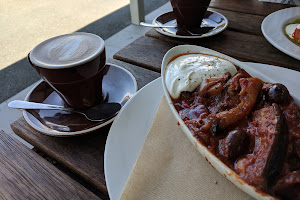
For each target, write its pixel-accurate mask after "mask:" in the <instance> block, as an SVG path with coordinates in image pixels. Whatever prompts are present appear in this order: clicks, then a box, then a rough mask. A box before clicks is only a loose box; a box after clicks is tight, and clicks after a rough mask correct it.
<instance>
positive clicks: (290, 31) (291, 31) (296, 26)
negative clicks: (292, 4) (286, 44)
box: [285, 24, 300, 39]
mask: <svg viewBox="0 0 300 200" xmlns="http://www.w3.org/2000/svg"><path fill="white" fill-rule="evenodd" d="M296 29H300V24H289V25H287V26H286V27H285V32H286V34H287V35H288V36H289V37H290V38H291V39H294V37H293V34H294V32H295V30H296Z"/></svg>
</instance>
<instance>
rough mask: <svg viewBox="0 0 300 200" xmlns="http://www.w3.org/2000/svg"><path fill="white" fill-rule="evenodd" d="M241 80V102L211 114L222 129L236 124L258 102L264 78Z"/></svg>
mask: <svg viewBox="0 0 300 200" xmlns="http://www.w3.org/2000/svg"><path fill="white" fill-rule="evenodd" d="M239 82H240V86H241V92H240V94H239V96H240V100H241V102H240V103H239V104H238V105H237V106H236V107H234V108H232V109H230V110H225V111H223V112H219V113H217V114H216V115H213V114H212V115H211V117H212V118H215V119H216V121H217V123H218V127H219V128H220V129H226V128H228V127H229V126H231V125H235V124H236V123H237V122H239V121H240V120H242V119H244V118H245V117H247V116H248V114H249V113H250V112H251V110H252V108H253V107H254V105H255V103H256V100H257V97H258V95H259V93H260V90H261V88H262V85H263V82H262V80H260V79H258V78H241V79H240V80H239Z"/></svg>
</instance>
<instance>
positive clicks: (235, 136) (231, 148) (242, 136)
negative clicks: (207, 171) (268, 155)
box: [219, 129, 250, 160]
mask: <svg viewBox="0 0 300 200" xmlns="http://www.w3.org/2000/svg"><path fill="white" fill-rule="evenodd" d="M249 144H250V138H249V136H248V134H247V133H246V132H245V131H244V130H241V129H237V130H233V131H230V132H229V133H228V134H227V136H226V138H224V139H223V140H221V141H220V143H219V152H220V154H221V155H223V156H225V157H227V158H229V159H230V160H236V159H237V158H238V157H240V156H241V155H243V154H244V153H245V152H246V151H247V149H248V146H249Z"/></svg>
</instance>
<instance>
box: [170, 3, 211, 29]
mask: <svg viewBox="0 0 300 200" xmlns="http://www.w3.org/2000/svg"><path fill="white" fill-rule="evenodd" d="M170 1H171V5H172V7H173V12H174V14H175V17H176V21H177V26H178V27H179V28H183V29H190V28H197V27H200V25H201V23H202V20H203V17H204V15H205V12H206V10H207V8H208V6H209V4H210V0H170Z"/></svg>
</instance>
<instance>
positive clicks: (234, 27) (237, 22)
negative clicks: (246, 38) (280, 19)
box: [210, 8, 265, 35]
mask: <svg viewBox="0 0 300 200" xmlns="http://www.w3.org/2000/svg"><path fill="white" fill-rule="evenodd" d="M210 10H212V11H216V12H219V13H221V14H222V15H224V16H225V17H226V18H227V19H228V27H227V30H231V31H237V32H242V33H249V34H254V35H262V32H261V28H260V26H261V23H262V21H263V20H264V18H265V17H264V16H259V15H254V14H247V13H245V14H243V15H241V14H240V13H237V12H234V11H229V10H222V9H216V8H210Z"/></svg>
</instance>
